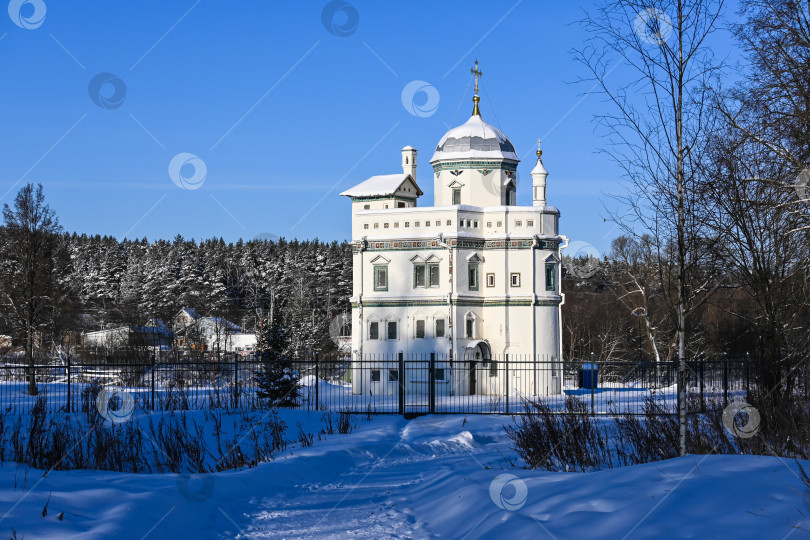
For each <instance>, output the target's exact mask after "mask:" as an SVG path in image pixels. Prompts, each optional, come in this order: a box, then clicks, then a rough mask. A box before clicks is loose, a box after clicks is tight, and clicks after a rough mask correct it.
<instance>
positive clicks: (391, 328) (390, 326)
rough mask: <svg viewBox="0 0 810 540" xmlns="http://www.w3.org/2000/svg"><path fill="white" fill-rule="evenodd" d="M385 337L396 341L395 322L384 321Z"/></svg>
mask: <svg viewBox="0 0 810 540" xmlns="http://www.w3.org/2000/svg"><path fill="white" fill-rule="evenodd" d="M385 326H386V329H387V330H386V332H387V335H386V337H387V338H388V339H397V321H390V320H389V321H386V325H385Z"/></svg>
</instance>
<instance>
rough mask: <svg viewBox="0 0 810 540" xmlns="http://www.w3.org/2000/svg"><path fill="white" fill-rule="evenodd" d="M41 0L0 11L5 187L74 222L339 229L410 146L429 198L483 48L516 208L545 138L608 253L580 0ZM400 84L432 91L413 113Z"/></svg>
mask: <svg viewBox="0 0 810 540" xmlns="http://www.w3.org/2000/svg"><path fill="white" fill-rule="evenodd" d="M29 1H33V0H29ZM15 2H16V3H21V2H22V0H12V8H14V5H15ZM37 3H39V4H42V5H45V7H46V9H45V12H44V13H45V16H44V19H42V18H41V17H40V15H41V14H42V11H39V12H37V11H36V9H35V7H36V6H34V5H33V4H27V5H23V6H22V8H21V9H22V19H19V18H18V19H17V22H18V23H19V24H22V25H23V26H32V27H35V28H22V27H20V26H19V25H18V24H15V21H13V20H12V18H11V17H10V16H8V17H6V16H3V17H0V36H2V38H0V72H1V73H2V74H3V84H2V85H0V111H2V119H3V121H2V124H0V196H3V194H5V195H4V197H3V199H2V200H0V203H2V202H9V201H10V200H11V199H12V197H13V194H14V193H15V192H16V190H17V189H19V186H20V185H22V183H25V182H35V183H36V182H41V183H42V184H43V185H44V186H45V193H46V197H47V199H48V200H49V202H50V203H51V205H52V207H53V208H54V209H55V210H56V212H57V214H58V215H59V217H60V220H61V223H62V225H63V226H64V227H65V229H66V230H68V231H77V232H79V233H87V234H102V235H103V234H107V235H112V236H115V237H117V238H123V237H124V236H125V235H126V236H128V237H129V238H134V237H138V238H140V237H147V238H149V239H155V238H169V239H170V238H173V237H174V236H175V235H177V234H181V235H183V236H184V237H186V238H197V239H200V238H210V237H222V238H224V239H225V240H226V241H235V240H237V239H238V238H240V237H241V238H246V239H249V238H253V237H255V236H257V235H259V234H263V233H264V234H272V235H276V236H284V237H287V238H292V237H298V238H301V239H303V238H310V239H313V238H316V237H317V238H320V239H322V240H327V241H331V240H344V239H347V238H348V237H349V235H350V213H349V212H350V208H349V201H348V200H346V199H345V198H343V197H339V196H338V193H340V192H341V191H342V190H344V189H346V188H348V187H351V186H352V185H354V184H357V183H359V182H361V181H363V180H365V179H366V178H368V177H369V176H372V175H375V174H386V173H393V172H400V171H401V166H400V149H401V148H402V147H403V146H405V145H412V146H414V147H416V148H417V149H418V150H419V169H418V179H417V180H418V182H419V183H420V186H421V187H422V189H423V190H424V191H425V192H426V193H425V197H424V198H423V199H422V204H423V205H430V204H432V195H433V180H432V174H431V171H430V166H429V164H428V161H429V159H430V156H431V155H432V151H433V148H434V147H435V145H436V143H437V142H438V140H439V139H440V138H441V136H442V134H443V133H444V132H445V131H446V130H447V129H448V126H451V125H452V126H455V125H458V124H459V123H463V122H464V121H465V120H466V119H467V118H468V117H469V114H470V112H471V107H472V102H471V97H472V87H471V86H470V87H469V88H468V84H469V82H470V67H471V66H472V64H473V62H474V60H475V59H476V58H477V59H478V60H479V62H480V66H481V69H482V71H483V72H484V76H483V78H482V86H483V91H482V102H481V109H482V114H483V116H484V118H485V119H486V120H487V121H489V122H490V123H492V124H494V125H496V126H498V127H500V128H501V129H502V130H503V131H504V132H505V133H506V134H507V135H508V136H509V138H510V139H511V140H512V142H513V143H514V144H515V147H516V148H517V150H518V153H519V155H521V156H525V158H524V160H523V162H522V163H521V165H520V167H519V169H518V174H519V179H520V180H521V182H520V183H519V187H518V190H519V194H518V204H531V193H530V184H531V177H530V176H529V171H530V170H531V168H532V166H533V159H532V158H533V157H534V153H533V152H534V148H535V144H536V140H537V139H538V138H539V137H543V147H544V163H545V165H546V167H547V169H548V170H549V172H550V176H549V179H548V182H549V188H548V198H549V204H552V205H555V206H557V207H559V208H560V210H561V211H562V222H561V232H562V233H563V234H566V235H567V236H569V237H570V238H571V240H572V241H580V242H587V243H589V244H592V245H593V246H595V247H596V249H597V250H599V251H601V252H604V251H605V250H606V249H607V248H608V247H609V243H610V240H611V239H612V238H613V237H614V236H616V235H617V234H618V231H617V229H616V228H615V227H614V225H613V224H612V223H610V222H605V221H604V218H605V217H606V216H607V212H606V211H605V209H604V206H605V205H607V206H608V207H611V208H613V207H615V206H616V203H615V202H614V201H613V200H612V199H611V198H610V197H609V195H610V194H616V193H621V192H622V190H623V188H622V184H621V182H620V172H619V170H618V168H617V167H616V166H615V165H614V164H613V163H612V162H611V161H610V160H609V159H608V157H606V156H605V155H604V154H600V153H599V152H598V151H599V150H600V148H602V147H604V144H605V141H604V140H603V139H602V138H600V137H599V136H598V134H597V133H595V129H594V123H593V116H594V114H595V113H598V112H600V111H603V110H605V107H606V106H607V105H606V104H605V103H604V102H603V101H602V98H600V96H599V95H598V94H592V93H590V94H589V93H588V92H589V90H591V89H592V88H591V85H590V84H586V83H577V82H576V81H577V79H578V78H579V77H581V76H583V75H584V71H583V68H582V66H580V65H579V64H577V63H576V62H575V61H574V59H573V57H572V56H571V54H570V51H571V49H572V48H576V47H581V46H582V44H583V42H584V41H585V40H586V39H587V37H588V36H587V35H585V34H584V32H583V31H582V30H581V28H580V27H579V26H578V25H577V24H576V21H577V20H578V19H580V18H581V17H582V16H583V11H582V10H583V7H585V8H587V7H589V5H588V4H587V3H585V4H583V5H577V4H573V3H566V2H536V1H531V0H523V1H520V2H512V1H508V2H473V1H465V2H427V1H413V2H407V3H392V2H380V1H375V2H371V1H352V2H351V4H350V5H349V7H346V6H344V8H343V9H341V10H338V11H337V12H336V13H335V14H334V17H332V18H329V17H326V19H327V20H328V21H332V25H329V28H327V25H325V24H324V13H323V12H324V8H325V6H327V5H328V2H325V1H323V2H284V3H277V2H259V1H255V2H252V1H245V2H240V3H226V2H217V1H214V0H200V1H196V0H182V1H180V0H177V1H171V2H165V1H164V2H157V1H144V0H141V1H120V2H105V3H99V2H98V1H92V2H91V1H81V0H76V1H71V2H65V1H61V2H57V1H56V0H37ZM40 10H41V7H40ZM11 11H14V10H13V9H12V10H11ZM354 13H356V15H357V20H356V21H355V19H354V16H353V15H354ZM21 21H22V22H21ZM40 21H41V22H40ZM355 22H356V24H355ZM330 30H331V31H330ZM340 34H346V35H340ZM729 45H730V44H729ZM721 54H722V51H721ZM104 73H107V74H110V75H99V74H104ZM619 76H620V75H616V77H619ZM94 80H95V81H96V82H95V85H93V84H92V81H94ZM412 81H425V82H426V83H428V84H429V85H431V86H432V87H433V88H435V93H437V94H438V105H437V106H436V107H431V104H428V107H429V109H430V110H425V111H424V112H421V113H420V112H419V111H418V110H417V113H419V115H414V114H411V112H409V111H408V110H407V109H406V107H405V106H403V98H402V93H403V89H404V88H405V87H406V86H407V85H408V84H409V83H411V82H412ZM116 85H117V86H116ZM91 87H92V90H91ZM99 88H100V90H98V89H99ZM116 89H117V90H116ZM465 90H466V93H465ZM116 91H117V92H118V93H117V94H116ZM91 93H94V95H93V96H92V97H91ZM425 97H426V96H425V94H421V93H420V94H418V95H417V96H416V100H417V101H416V104H417V106H419V105H422V101H421V100H424V99H425ZM406 101H407V100H406ZM182 153H185V154H191V155H194V156H197V157H198V158H199V160H197V161H192V162H191V163H186V164H185V165H184V166H183V167H180V165H182V163H184V162H187V161H188V159H190V157H189V156H188V155H186V157H185V158H182V157H181V158H178V160H177V163H178V165H177V167H176V168H175V170H179V171H180V173H179V174H180V175H182V176H183V177H184V178H186V179H187V181H186V182H185V183H184V182H183V181H181V180H177V179H178V176H177V175H175V179H176V180H177V182H176V183H175V182H173V181H172V178H171V177H170V174H169V166H170V162H172V160H173V158H175V156H177V155H178V154H182ZM195 163H196V164H197V165H198V167H197V168H196V169H195V167H194V164H195ZM201 163H204V167H205V170H204V171H202V167H200V166H199V165H200V164H201ZM195 173H196V176H195ZM203 173H204V178H203V177H202V175H203ZM175 174H176V173H175ZM184 187H185V188H186V189H184ZM188 187H192V188H195V189H187V188H188Z"/></svg>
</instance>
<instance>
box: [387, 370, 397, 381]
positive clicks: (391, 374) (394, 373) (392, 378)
mask: <svg viewBox="0 0 810 540" xmlns="http://www.w3.org/2000/svg"><path fill="white" fill-rule="evenodd" d="M388 382H399V370H398V369H389V370H388Z"/></svg>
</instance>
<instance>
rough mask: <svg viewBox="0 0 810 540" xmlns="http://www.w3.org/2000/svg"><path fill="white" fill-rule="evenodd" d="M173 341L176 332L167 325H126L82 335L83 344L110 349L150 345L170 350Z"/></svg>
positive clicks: (162, 349)
mask: <svg viewBox="0 0 810 540" xmlns="http://www.w3.org/2000/svg"><path fill="white" fill-rule="evenodd" d="M173 342H174V334H173V333H172V332H171V330H169V329H168V328H167V327H166V326H165V325H163V326H154V325H150V324H146V325H144V326H139V325H124V326H117V327H114V328H105V329H103V330H96V331H93V332H85V333H84V334H83V335H82V345H83V346H85V347H91V348H104V349H108V350H115V349H122V348H126V347H150V348H155V349H158V350H161V351H164V350H170V349H171V348H172V344H173Z"/></svg>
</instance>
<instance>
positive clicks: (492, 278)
mask: <svg viewBox="0 0 810 540" xmlns="http://www.w3.org/2000/svg"><path fill="white" fill-rule="evenodd" d="M494 286H495V274H487V287H494Z"/></svg>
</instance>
